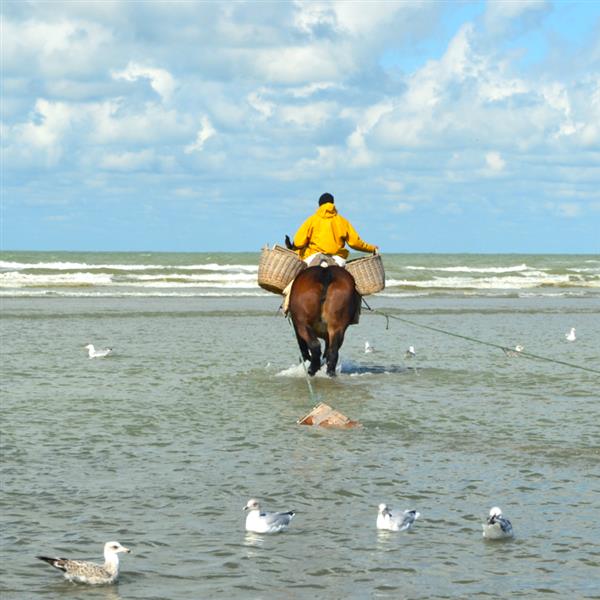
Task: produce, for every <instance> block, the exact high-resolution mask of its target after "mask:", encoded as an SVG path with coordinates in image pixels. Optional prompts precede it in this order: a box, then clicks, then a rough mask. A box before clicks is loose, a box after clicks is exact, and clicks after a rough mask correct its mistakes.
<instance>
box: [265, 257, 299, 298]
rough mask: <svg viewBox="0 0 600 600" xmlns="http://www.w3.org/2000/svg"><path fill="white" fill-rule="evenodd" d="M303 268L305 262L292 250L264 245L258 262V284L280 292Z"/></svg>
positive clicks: (274, 291)
mask: <svg viewBox="0 0 600 600" xmlns="http://www.w3.org/2000/svg"><path fill="white" fill-rule="evenodd" d="M305 268H306V263H305V262H303V261H301V260H300V259H299V258H298V255H297V254H296V253H295V252H294V251H293V250H288V249H287V248H284V247H283V246H277V245H275V246H273V248H269V247H268V246H265V247H264V248H263V249H262V252H261V254H260V262H259V263H258V285H260V287H261V288H263V289H265V290H268V291H269V292H273V293H274V294H281V292H283V290H284V289H285V287H286V286H287V285H288V283H289V282H290V281H292V280H293V279H294V278H295V277H296V275H298V273H300V271H302V270H303V269H305Z"/></svg>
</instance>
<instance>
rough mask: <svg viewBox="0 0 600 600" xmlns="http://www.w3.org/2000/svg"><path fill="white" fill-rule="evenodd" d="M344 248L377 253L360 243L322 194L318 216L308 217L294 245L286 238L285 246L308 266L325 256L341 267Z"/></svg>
mask: <svg viewBox="0 0 600 600" xmlns="http://www.w3.org/2000/svg"><path fill="white" fill-rule="evenodd" d="M346 244H348V246H350V248H353V249H354V250H359V251H361V252H372V253H377V251H378V247H377V246H373V245H371V244H367V243H366V242H364V241H363V240H361V239H360V236H359V235H358V233H356V230H355V229H354V227H352V225H351V223H350V222H349V221H348V220H347V219H344V217H342V215H340V214H339V213H338V211H337V209H336V208H335V206H334V203H333V196H332V195H331V194H327V193H325V194H322V195H321V197H320V198H319V208H318V209H317V212H316V213H315V214H314V215H312V216H310V217H308V219H306V221H304V223H302V225H301V226H300V229H298V231H297V232H296V235H295V236H294V243H293V244H292V243H291V242H290V239H289V238H288V237H287V236H286V245H287V246H288V248H292V249H294V250H296V251H297V252H298V255H299V256H300V258H301V259H302V260H304V261H305V262H306V263H307V264H309V265H310V263H311V257H312V256H314V255H315V254H328V255H330V256H331V257H332V258H333V259H334V260H335V262H336V263H337V264H338V265H340V266H342V267H343V266H344V265H345V264H346V258H348V250H347V249H346V248H345V247H344V246H345V245H346Z"/></svg>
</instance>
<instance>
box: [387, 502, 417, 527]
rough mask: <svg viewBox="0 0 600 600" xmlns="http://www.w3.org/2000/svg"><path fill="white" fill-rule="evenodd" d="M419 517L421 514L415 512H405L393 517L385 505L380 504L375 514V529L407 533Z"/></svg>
mask: <svg viewBox="0 0 600 600" xmlns="http://www.w3.org/2000/svg"><path fill="white" fill-rule="evenodd" d="M420 516H421V513H419V512H417V511H416V510H405V511H404V512H403V513H402V514H401V515H398V516H394V515H392V511H391V510H390V508H389V506H388V505H387V504H380V505H379V513H378V514H377V529H387V530H389V531H408V530H409V529H410V528H411V527H412V526H413V524H414V522H415V521H416V520H417V519H418V518H419V517H420Z"/></svg>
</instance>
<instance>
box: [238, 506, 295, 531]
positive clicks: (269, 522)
mask: <svg viewBox="0 0 600 600" xmlns="http://www.w3.org/2000/svg"><path fill="white" fill-rule="evenodd" d="M244 510H247V511H248V514H247V515H246V531H253V532H254V533H277V532H279V531H284V530H286V529H287V528H288V526H289V524H290V521H291V520H292V519H293V518H294V515H295V514H296V513H295V512H294V511H293V510H289V511H287V512H264V511H261V510H260V503H259V502H258V500H256V499H255V498H250V500H248V502H247V503H246V506H244Z"/></svg>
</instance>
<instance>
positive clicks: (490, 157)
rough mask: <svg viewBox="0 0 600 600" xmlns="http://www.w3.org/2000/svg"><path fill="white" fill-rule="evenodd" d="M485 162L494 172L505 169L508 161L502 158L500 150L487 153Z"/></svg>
mask: <svg viewBox="0 0 600 600" xmlns="http://www.w3.org/2000/svg"><path fill="white" fill-rule="evenodd" d="M485 163H486V165H487V166H488V168H489V170H490V171H492V172H494V173H499V172H500V171H504V167H505V166H506V161H505V160H504V159H503V158H502V156H501V155H500V153H499V152H488V153H487V154H486V155H485Z"/></svg>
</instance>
